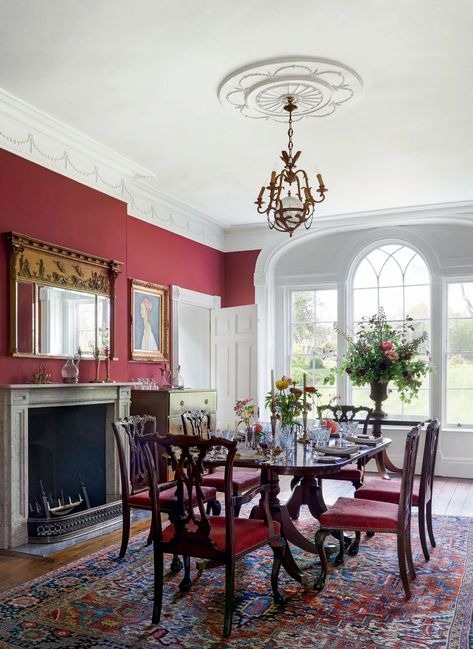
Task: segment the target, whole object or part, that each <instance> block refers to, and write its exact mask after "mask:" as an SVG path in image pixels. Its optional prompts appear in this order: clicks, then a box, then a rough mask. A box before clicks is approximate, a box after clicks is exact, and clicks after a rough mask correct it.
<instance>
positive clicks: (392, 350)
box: [325, 308, 432, 419]
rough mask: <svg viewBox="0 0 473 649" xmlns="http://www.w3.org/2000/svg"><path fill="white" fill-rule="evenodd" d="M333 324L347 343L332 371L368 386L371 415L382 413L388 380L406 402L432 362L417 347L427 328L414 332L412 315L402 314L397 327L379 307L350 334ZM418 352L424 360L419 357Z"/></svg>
mask: <svg viewBox="0 0 473 649" xmlns="http://www.w3.org/2000/svg"><path fill="white" fill-rule="evenodd" d="M334 328H335V330H336V331H337V333H338V334H339V335H341V336H342V337H343V338H344V339H345V341H346V345H347V350H346V353H345V358H344V359H343V362H342V364H341V365H340V367H339V368H338V369H337V370H335V371H338V373H340V374H344V373H346V374H348V376H349V377H350V379H351V382H352V383H353V385H356V386H363V385H369V386H370V388H371V393H370V399H372V400H373V401H374V403H375V409H374V411H373V417H375V418H378V419H379V418H382V417H385V416H386V413H385V412H384V411H383V408H382V403H383V401H385V400H386V399H387V397H388V384H389V382H390V381H392V383H393V384H394V385H395V386H396V389H397V391H398V394H399V398H400V399H401V401H403V402H404V403H410V402H411V401H412V400H413V399H414V398H415V397H416V396H417V394H418V392H419V390H420V388H421V386H422V382H423V380H424V378H425V376H426V375H427V373H428V372H430V371H431V369H432V366H431V364H430V354H429V352H428V351H424V352H422V351H421V348H422V346H423V344H424V343H425V342H426V341H427V338H428V336H427V332H426V331H424V332H423V333H421V334H420V335H419V336H414V332H415V325H414V321H413V318H411V317H410V316H406V319H405V320H404V321H403V322H402V324H401V326H400V327H394V326H393V325H392V324H391V323H390V322H388V321H387V319H386V314H385V312H384V309H383V308H379V309H378V312H377V313H376V314H375V315H373V316H371V317H370V318H363V319H362V321H361V322H360V323H359V325H358V327H357V331H356V332H355V334H354V335H353V336H351V335H348V334H347V333H346V332H345V331H344V330H343V329H342V328H341V327H340V326H339V325H338V323H336V322H335V323H334ZM422 355H424V356H425V357H426V358H427V360H423V359H422V358H421V356H422ZM335 371H332V372H331V373H330V375H329V376H328V377H326V379H325V382H326V383H332V384H333V383H334V382H335Z"/></svg>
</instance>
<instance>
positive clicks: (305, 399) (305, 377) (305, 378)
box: [303, 372, 307, 406]
mask: <svg viewBox="0 0 473 649" xmlns="http://www.w3.org/2000/svg"><path fill="white" fill-rule="evenodd" d="M306 387H307V374H306V373H305V372H304V397H303V400H304V406H305V404H306V402H307V393H306V391H305V389H306Z"/></svg>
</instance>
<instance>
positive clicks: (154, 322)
mask: <svg viewBox="0 0 473 649" xmlns="http://www.w3.org/2000/svg"><path fill="white" fill-rule="evenodd" d="M130 304H131V339H130V350H131V359H132V360H134V361H140V362H148V363H155V362H159V361H167V360H168V355H169V288H168V287H167V286H161V285H160V284H151V283H150V282H142V281H140V280H136V279H132V280H130Z"/></svg>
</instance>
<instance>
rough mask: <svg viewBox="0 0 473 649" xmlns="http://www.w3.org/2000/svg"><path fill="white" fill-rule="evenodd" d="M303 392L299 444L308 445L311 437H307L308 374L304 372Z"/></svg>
mask: <svg viewBox="0 0 473 649" xmlns="http://www.w3.org/2000/svg"><path fill="white" fill-rule="evenodd" d="M302 383H303V388H304V389H303V391H302V403H303V404H304V405H303V408H302V435H301V437H299V439H298V440H297V441H298V442H301V443H302V444H307V442H308V441H309V437H308V435H307V407H306V406H307V392H306V391H305V389H306V387H307V374H306V373H305V372H304V378H303V382H302Z"/></svg>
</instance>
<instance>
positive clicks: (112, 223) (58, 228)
mask: <svg viewBox="0 0 473 649" xmlns="http://www.w3.org/2000/svg"><path fill="white" fill-rule="evenodd" d="M11 230H13V231H16V232H19V233H21V234H27V235H30V236H33V237H36V238H38V239H43V240H44V241H49V242H51V243H57V244H58V245H63V246H67V247H70V248H76V249H78V250H82V251H84V252H88V253H90V254H94V255H98V256H101V257H106V258H110V259H116V260H118V261H121V262H123V263H124V265H123V266H122V269H121V273H120V276H119V278H118V280H117V290H116V296H117V299H116V325H115V335H116V338H115V341H116V349H115V355H116V356H117V357H118V360H117V361H115V362H113V363H112V378H113V379H115V380H129V379H130V378H137V377H139V376H146V377H151V376H154V377H156V378H159V376H160V373H159V371H158V367H157V365H156V364H154V363H134V362H130V361H128V355H129V351H128V350H129V342H128V341H129V316H128V313H129V311H128V309H129V307H128V300H129V298H128V278H134V279H141V280H145V281H149V282H155V283H157V284H165V285H169V284H177V285H179V286H182V287H184V288H188V289H193V290H196V291H201V292H203V293H209V294H211V295H220V296H222V297H223V300H224V302H227V300H226V298H225V297H224V293H225V265H226V262H225V255H224V253H221V252H219V251H217V250H214V249H212V248H209V247H207V246H204V245H201V244H199V243H195V242H193V241H190V240H189V239H186V238H184V237H180V236H178V235H176V234H173V233H172V232H168V231H167V230H163V229H161V228H157V227H156V226H153V225H150V224H149V223H145V222H144V221H140V220H139V219H135V218H133V217H130V216H128V215H127V211H126V204H125V203H123V202H121V201H119V200H116V199H114V198H111V197H110V196H107V195H105V194H102V193H100V192H98V191H96V190H94V189H90V188H89V187H86V186H84V185H81V184H80V183H77V182H75V181H73V180H70V179H68V178H65V177H64V176H61V175H59V174H57V173H54V172H52V171H49V170H48V169H45V168H43V167H41V166H39V165H36V164H34V163H32V162H29V161H27V160H24V159H23V158H20V157H18V156H15V155H13V154H11V153H8V152H7V151H4V150H1V149H0V232H9V231H11ZM229 254H230V255H232V254H233V253H229ZM242 254H245V253H242ZM227 256H228V255H227ZM230 266H231V267H232V264H230ZM246 279H247V273H245V276H244V280H243V279H242V281H244V282H246ZM234 284H235V287H234ZM237 284H238V282H236V283H234V282H233V280H232V282H231V296H230V299H231V301H234V299H236V296H237V295H238V294H239V293H241V294H242V295H245V296H246V295H248V294H249V293H250V291H248V289H247V288H245V289H241V290H238V289H237V288H236V285H237ZM252 284H253V278H252V277H251V285H252ZM245 299H246V297H245ZM253 299H254V298H253ZM233 303H234V302H233ZM243 303H245V304H246V303H247V302H246V301H245V302H241V304H243ZM8 318H9V302H8V273H7V248H6V244H5V239H4V237H2V240H1V241H0V383H27V382H31V377H32V374H33V372H35V371H37V369H38V365H39V362H40V361H39V360H36V359H26V358H12V357H9V356H8V355H7V351H8ZM43 360H44V359H43ZM45 362H46V365H47V367H48V370H49V371H50V372H52V375H53V381H57V382H59V381H60V370H61V367H62V365H63V364H64V361H63V360H47V359H46V361H45ZM93 367H94V363H93V361H82V362H81V364H80V380H81V381H88V380H91V379H92V378H93V373H94V369H93Z"/></svg>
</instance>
